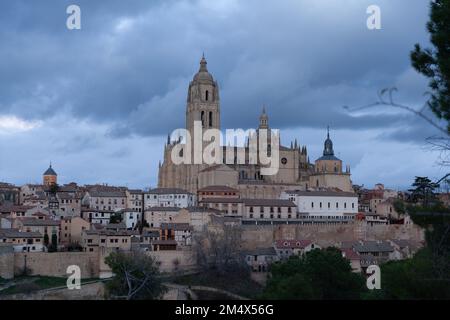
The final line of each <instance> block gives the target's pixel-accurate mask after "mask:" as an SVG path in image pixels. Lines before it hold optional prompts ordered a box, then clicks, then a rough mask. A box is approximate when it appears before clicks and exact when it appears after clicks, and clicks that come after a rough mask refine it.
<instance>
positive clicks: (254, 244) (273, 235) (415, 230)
mask: <svg viewBox="0 0 450 320" xmlns="http://www.w3.org/2000/svg"><path fill="white" fill-rule="evenodd" d="M282 239H292V240H294V239H308V240H313V241H315V242H316V243H317V244H319V245H321V246H331V245H334V244H335V243H336V242H340V241H352V240H358V239H361V240H392V239H407V240H416V241H423V240H424V233H423V230H422V229H420V228H419V227H418V226H416V225H412V224H409V225H373V226H371V225H368V224H367V223H365V222H355V223H352V224H326V225H325V224H322V225H319V224H314V225H313V224H308V225H294V224H291V225H245V226H243V232H242V240H243V241H242V246H243V248H244V249H253V248H261V247H270V246H272V245H273V242H274V241H275V240H282Z"/></svg>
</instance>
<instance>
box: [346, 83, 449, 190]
mask: <svg viewBox="0 0 450 320" xmlns="http://www.w3.org/2000/svg"><path fill="white" fill-rule="evenodd" d="M396 91H398V90H397V88H396V87H391V88H384V89H382V90H380V91H379V92H378V93H377V96H378V99H377V101H375V102H373V103H371V104H368V105H364V106H360V107H353V108H350V107H348V106H344V107H343V108H344V109H346V110H348V111H349V112H357V111H361V110H365V109H371V108H376V107H379V106H388V107H393V108H396V109H400V110H404V111H407V112H409V113H411V114H414V115H416V116H418V117H419V118H421V119H423V120H424V121H426V122H428V124H430V125H431V126H432V127H434V128H435V129H437V131H438V132H439V134H437V135H433V136H431V137H427V138H426V139H425V140H426V142H427V143H428V145H429V146H430V148H431V150H434V151H439V152H440V156H439V159H440V160H439V163H440V164H441V165H442V166H449V165H450V133H449V131H448V130H447V128H446V127H445V126H443V125H441V124H440V123H438V122H437V121H436V120H435V118H434V117H430V116H428V115H427V114H426V112H425V111H426V110H428V102H427V103H425V104H424V105H423V106H422V107H421V108H420V109H415V108H413V107H411V106H407V105H404V104H400V103H397V102H396V101H395V100H394V96H393V94H394V92H396ZM430 94H431V93H429V92H427V93H425V95H430ZM448 175H449V174H447V175H446V176H445V177H444V178H447V176H448ZM444 178H443V179H444ZM441 180H442V179H441ZM441 180H440V181H441Z"/></svg>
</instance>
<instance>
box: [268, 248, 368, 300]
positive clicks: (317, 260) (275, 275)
mask: <svg viewBox="0 0 450 320" xmlns="http://www.w3.org/2000/svg"><path fill="white" fill-rule="evenodd" d="M366 290H367V288H366V287H365V280H364V278H363V276H362V275H360V274H357V273H354V272H352V269H351V266H350V262H349V261H348V260H347V259H345V258H344V257H342V254H341V252H340V251H339V250H338V249H336V248H327V249H323V250H320V249H315V250H313V251H311V252H309V253H307V254H305V255H304V256H302V257H293V258H290V259H289V260H287V261H286V262H281V263H278V264H274V265H272V267H271V277H270V278H269V280H268V282H267V286H266V289H265V291H264V293H263V295H262V297H263V298H265V299H321V300H322V299H324V300H333V299H359V298H360V297H361V295H362V293H364V292H365V291H366Z"/></svg>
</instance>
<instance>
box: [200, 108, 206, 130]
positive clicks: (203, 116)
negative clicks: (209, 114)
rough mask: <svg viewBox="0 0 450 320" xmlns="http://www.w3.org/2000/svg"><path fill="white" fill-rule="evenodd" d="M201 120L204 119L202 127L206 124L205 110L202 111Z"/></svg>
mask: <svg viewBox="0 0 450 320" xmlns="http://www.w3.org/2000/svg"><path fill="white" fill-rule="evenodd" d="M200 120H201V121H202V127H204V126H205V111H202V112H201V113H200Z"/></svg>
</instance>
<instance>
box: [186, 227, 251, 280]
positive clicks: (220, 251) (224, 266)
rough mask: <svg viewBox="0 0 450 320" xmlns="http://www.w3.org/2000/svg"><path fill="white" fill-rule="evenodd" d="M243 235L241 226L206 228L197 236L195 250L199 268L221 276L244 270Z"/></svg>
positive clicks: (195, 237) (194, 243)
mask: <svg viewBox="0 0 450 320" xmlns="http://www.w3.org/2000/svg"><path fill="white" fill-rule="evenodd" d="M241 233H242V232H241V228H240V226H231V225H223V226H221V227H220V228H213V229H210V228H205V230H204V231H202V232H201V233H198V234H196V235H195V236H194V242H193V249H194V252H195V255H196V258H197V264H198V266H199V267H200V268H202V269H203V270H205V271H210V270H213V271H216V272H218V273H220V274H224V273H226V272H227V271H230V270H237V269H241V268H243V267H244V266H245V262H244V260H243V258H242V254H241V250H240V247H241Z"/></svg>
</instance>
